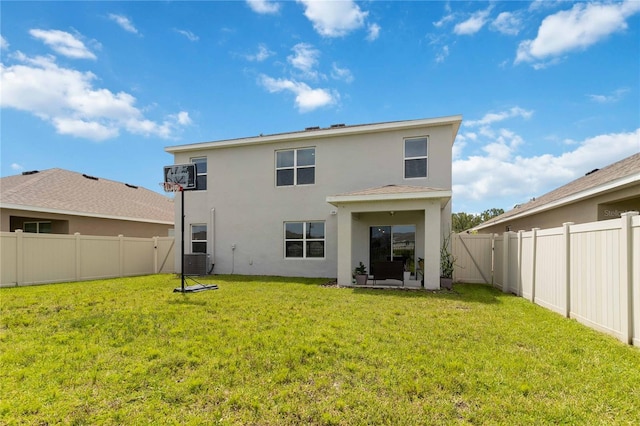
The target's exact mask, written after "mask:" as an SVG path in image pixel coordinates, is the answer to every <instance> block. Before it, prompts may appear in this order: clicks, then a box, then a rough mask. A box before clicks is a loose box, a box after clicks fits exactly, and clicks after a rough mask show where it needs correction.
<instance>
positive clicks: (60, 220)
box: [0, 209, 174, 238]
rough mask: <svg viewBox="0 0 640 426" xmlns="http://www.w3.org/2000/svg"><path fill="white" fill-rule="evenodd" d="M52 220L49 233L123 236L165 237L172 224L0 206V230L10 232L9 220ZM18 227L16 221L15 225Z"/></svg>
mask: <svg viewBox="0 0 640 426" xmlns="http://www.w3.org/2000/svg"><path fill="white" fill-rule="evenodd" d="M12 217H13V218H14V219H13V223H14V224H15V223H18V222H23V221H24V220H23V219H26V220H27V221H43V220H44V221H47V220H50V221H52V227H53V233H56V234H75V233H76V232H79V233H80V234H82V235H104V236H114V237H115V236H118V235H124V236H125V237H143V238H150V237H166V236H168V235H169V230H170V229H173V227H174V225H173V224H159V223H146V222H135V221H129V220H116V219H102V218H94V217H85V216H73V215H62V214H56V213H43V212H30V211H24V210H13V209H1V210H0V231H3V232H10V231H13V230H14V229H11V222H12V219H11V218H12ZM15 226H16V227H18V229H19V225H15Z"/></svg>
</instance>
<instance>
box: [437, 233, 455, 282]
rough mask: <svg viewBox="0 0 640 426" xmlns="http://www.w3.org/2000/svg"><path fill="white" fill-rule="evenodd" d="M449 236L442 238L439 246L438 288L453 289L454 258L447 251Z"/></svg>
mask: <svg viewBox="0 0 640 426" xmlns="http://www.w3.org/2000/svg"><path fill="white" fill-rule="evenodd" d="M450 241H451V236H448V237H444V238H443V239H442V247H440V288H446V289H447V290H452V289H453V266H454V265H455V263H456V259H455V258H454V257H453V255H452V254H451V252H450V251H449V246H450V244H449V243H450Z"/></svg>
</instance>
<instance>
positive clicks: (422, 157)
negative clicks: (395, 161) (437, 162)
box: [402, 136, 429, 179]
mask: <svg viewBox="0 0 640 426" xmlns="http://www.w3.org/2000/svg"><path fill="white" fill-rule="evenodd" d="M417 139H424V140H425V143H426V145H427V146H426V149H425V152H426V154H425V155H418V156H414V157H408V156H407V154H406V153H407V142H408V141H413V140H417ZM402 150H403V152H402V153H403V157H404V160H403V161H402V171H403V177H404V178H405V179H425V178H427V177H429V136H414V137H410V138H404V141H403V143H402ZM408 160H424V161H425V175H424V176H411V177H407V161H408Z"/></svg>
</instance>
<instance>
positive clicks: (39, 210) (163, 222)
mask: <svg viewBox="0 0 640 426" xmlns="http://www.w3.org/2000/svg"><path fill="white" fill-rule="evenodd" d="M0 208H2V209H11V210H21V211H26V212H36V213H51V214H60V215H67V216H81V217H94V218H98V219H111V220H126V221H129V222H143V223H158V224H161V225H174V221H166V220H155V219H143V218H135V217H124V216H111V215H106V214H99V213H85V212H75V211H71V210H60V209H47V208H44V207H36V206H23V205H21V204H5V203H3V204H0Z"/></svg>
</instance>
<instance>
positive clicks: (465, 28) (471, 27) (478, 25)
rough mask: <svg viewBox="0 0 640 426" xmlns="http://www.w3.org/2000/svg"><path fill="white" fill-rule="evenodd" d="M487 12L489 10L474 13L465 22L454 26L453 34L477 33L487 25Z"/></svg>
mask: <svg viewBox="0 0 640 426" xmlns="http://www.w3.org/2000/svg"><path fill="white" fill-rule="evenodd" d="M489 12H490V9H486V10H479V11H477V12H475V13H474V14H473V15H471V17H470V18H469V19H467V20H466V21H464V22H460V23H459V24H456V26H455V27H453V32H454V33H456V34H458V35H472V34H475V33H477V32H478V31H480V30H481V29H482V27H484V25H485V24H486V23H487V20H488V18H489Z"/></svg>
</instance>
